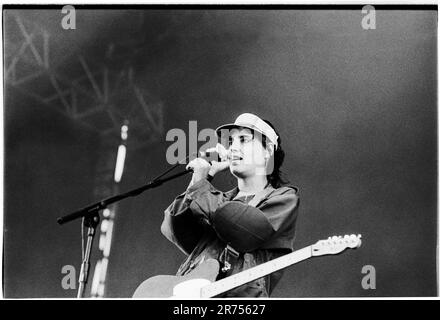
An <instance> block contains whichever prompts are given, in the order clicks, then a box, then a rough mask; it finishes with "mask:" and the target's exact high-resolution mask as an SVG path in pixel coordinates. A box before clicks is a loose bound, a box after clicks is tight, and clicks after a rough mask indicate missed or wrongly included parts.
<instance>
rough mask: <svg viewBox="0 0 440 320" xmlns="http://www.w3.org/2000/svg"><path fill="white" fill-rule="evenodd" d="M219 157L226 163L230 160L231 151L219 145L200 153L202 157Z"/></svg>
mask: <svg viewBox="0 0 440 320" xmlns="http://www.w3.org/2000/svg"><path fill="white" fill-rule="evenodd" d="M215 154H217V155H218V159H219V160H220V161H226V160H228V159H229V158H230V154H231V153H230V151H229V150H227V149H226V148H225V147H224V146H223V145H221V144H220V143H217V145H216V146H215V147H214V148H208V149H206V150H205V151H200V155H201V156H202V157H208V158H209V157H211V156H212V155H215Z"/></svg>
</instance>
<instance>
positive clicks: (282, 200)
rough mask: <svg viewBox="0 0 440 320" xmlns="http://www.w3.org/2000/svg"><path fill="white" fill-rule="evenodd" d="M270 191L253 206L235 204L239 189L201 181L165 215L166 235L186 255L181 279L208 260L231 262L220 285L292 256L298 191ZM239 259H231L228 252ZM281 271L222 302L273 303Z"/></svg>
mask: <svg viewBox="0 0 440 320" xmlns="http://www.w3.org/2000/svg"><path fill="white" fill-rule="evenodd" d="M271 189H272V190H268V191H269V192H266V194H265V196H264V197H263V198H262V199H261V200H260V199H258V203H256V204H254V206H250V205H248V204H247V201H246V200H244V199H236V198H235V196H236V195H237V193H238V191H239V190H238V188H234V189H232V190H230V191H228V192H222V191H219V190H218V189H216V188H215V187H214V186H213V185H212V184H211V183H210V182H208V180H206V179H202V180H200V181H198V182H197V183H195V184H194V185H192V186H191V187H189V188H188V189H187V191H186V192H184V193H182V194H181V195H179V196H178V197H177V198H176V199H175V200H174V201H173V203H171V204H170V206H169V207H168V208H167V209H166V210H165V213H164V220H163V222H162V225H161V232H162V234H163V235H164V236H165V237H166V238H167V239H169V240H170V241H171V242H172V243H174V244H175V245H176V246H177V247H178V248H179V249H180V250H182V251H183V252H184V253H185V254H186V255H187V258H186V260H185V261H184V262H183V263H182V265H181V266H180V268H179V270H178V272H177V275H185V274H187V273H188V272H190V271H191V270H193V269H194V268H195V267H196V266H197V265H199V264H200V263H202V262H203V261H204V260H206V259H209V258H214V259H217V260H218V261H219V262H220V263H222V262H224V261H232V263H231V269H230V270H229V271H228V272H227V273H220V274H219V276H218V278H217V279H220V278H223V277H225V276H229V275H232V274H235V273H238V272H240V271H243V270H246V269H249V268H252V267H254V266H256V265H259V264H261V263H264V262H266V261H269V260H272V259H274V258H277V257H279V256H281V255H284V254H287V253H289V252H291V251H292V250H293V246H292V244H293V240H294V238H295V224H296V219H297V215H298V207H299V197H298V189H297V188H295V187H291V186H286V187H281V188H278V189H273V188H271ZM227 245H229V246H230V247H232V248H234V249H235V251H237V252H238V253H239V255H238V257H235V259H229V258H230V257H229V251H228V250H225V248H226V246H227ZM281 275H282V271H278V272H275V273H272V274H271V275H268V276H266V277H264V278H261V279H257V280H255V281H253V282H250V283H247V284H245V285H242V286H240V287H238V288H236V289H233V290H230V291H228V292H226V293H225V294H223V295H221V296H222V297H268V296H269V295H270V294H271V293H272V291H273V289H274V287H275V285H276V284H277V283H278V281H279V280H280V278H281Z"/></svg>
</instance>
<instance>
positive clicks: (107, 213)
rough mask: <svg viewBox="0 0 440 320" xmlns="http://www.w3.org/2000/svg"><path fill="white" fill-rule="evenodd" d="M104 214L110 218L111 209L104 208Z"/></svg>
mask: <svg viewBox="0 0 440 320" xmlns="http://www.w3.org/2000/svg"><path fill="white" fill-rule="evenodd" d="M102 214H103V215H104V217H106V218H108V217H110V209H104V210H103V211H102Z"/></svg>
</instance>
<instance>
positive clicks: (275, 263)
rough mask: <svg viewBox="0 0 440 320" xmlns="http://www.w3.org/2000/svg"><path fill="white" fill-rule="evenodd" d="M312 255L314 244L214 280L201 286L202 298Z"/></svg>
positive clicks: (255, 278) (215, 294)
mask: <svg viewBox="0 0 440 320" xmlns="http://www.w3.org/2000/svg"><path fill="white" fill-rule="evenodd" d="M311 256H312V246H308V247H305V248H303V249H300V250H297V251H295V252H292V253H289V254H286V255H284V256H282V257H279V258H276V259H273V260H271V261H268V262H265V263H262V264H260V265H258V266H256V267H253V268H251V269H248V270H245V271H242V272H239V273H237V274H234V275H232V276H229V277H226V278H224V279H222V280H219V281H216V282H213V283H211V284H208V285H206V286H204V287H202V288H201V298H211V297H215V296H217V295H219V294H221V293H223V292H226V291H228V290H231V289H233V288H236V287H239V286H241V285H243V284H245V283H248V282H251V281H254V280H257V279H259V278H261V277H264V276H266V275H268V274H271V273H272V272H275V271H278V270H281V269H284V268H287V267H288V266H290V265H292V264H295V263H298V262H300V261H302V260H305V259H308V258H310V257H311Z"/></svg>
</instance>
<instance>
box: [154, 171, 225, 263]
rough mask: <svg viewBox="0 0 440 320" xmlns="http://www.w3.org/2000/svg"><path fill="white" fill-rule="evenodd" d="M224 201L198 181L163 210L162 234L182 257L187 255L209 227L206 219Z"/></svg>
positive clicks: (206, 182) (204, 180)
mask: <svg viewBox="0 0 440 320" xmlns="http://www.w3.org/2000/svg"><path fill="white" fill-rule="evenodd" d="M225 201H226V197H225V196H224V194H223V193H222V192H221V191H219V190H217V189H216V188H215V187H214V186H212V185H211V184H210V183H209V182H208V181H207V180H206V179H202V180H200V181H198V182H196V183H195V184H194V185H192V186H191V187H189V188H188V189H187V191H186V192H185V193H183V194H181V195H179V196H178V197H177V198H176V199H175V200H174V201H173V203H171V205H170V206H169V207H168V208H167V209H166V210H165V213H164V220H163V222H162V225H161V232H162V234H163V235H164V236H165V237H166V238H167V239H168V240H170V241H171V242H173V243H174V244H175V245H176V246H177V247H178V248H179V249H180V250H182V251H183V252H184V253H185V254H187V255H188V254H190V253H191V251H192V250H193V249H194V248H195V246H196V245H197V243H198V242H199V240H200V239H201V237H202V236H203V234H204V230H205V228H210V221H209V220H210V217H211V215H212V214H213V213H214V212H215V211H216V210H217V208H218V207H219V206H220V205H221V204H222V203H224V202H225Z"/></svg>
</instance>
